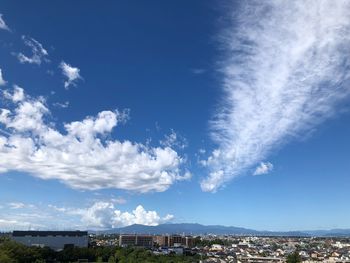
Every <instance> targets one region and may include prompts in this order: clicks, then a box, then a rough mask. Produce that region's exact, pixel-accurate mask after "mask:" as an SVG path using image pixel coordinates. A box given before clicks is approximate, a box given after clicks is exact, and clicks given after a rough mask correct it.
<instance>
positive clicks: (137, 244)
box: [0, 230, 350, 263]
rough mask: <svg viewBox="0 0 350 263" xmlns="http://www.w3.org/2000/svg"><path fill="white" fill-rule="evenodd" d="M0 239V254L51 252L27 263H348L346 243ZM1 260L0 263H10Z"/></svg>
mask: <svg viewBox="0 0 350 263" xmlns="http://www.w3.org/2000/svg"><path fill="white" fill-rule="evenodd" d="M1 236H2V244H0V253H1V252H3V250H4V247H6V246H9V245H10V243H9V244H7V245H6V242H15V243H14V244H16V243H18V244H22V245H24V246H27V247H35V248H38V249H40V248H41V249H45V248H46V249H48V248H49V249H51V250H52V252H51V253H47V251H46V254H42V255H40V254H36V255H33V258H32V260H33V262H34V260H37V261H35V262H41V261H39V260H42V261H43V262H57V261H56V260H62V262H70V261H77V262H95V261H96V262H104V260H106V262H107V261H108V262H116V261H117V262H129V261H130V260H129V261H127V257H126V258H125V257H123V256H121V254H120V253H119V254H118V252H120V251H122V250H126V251H128V252H127V253H129V254H130V253H133V252H134V251H143V253H146V254H142V255H143V256H139V257H138V258H137V257H135V262H137V261H138V262H158V261H154V260H155V259H154V257H155V258H157V257H158V260H160V257H162V258H161V259H162V260H160V261H159V262H202V263H205V262H207V263H209V262H213V263H214V262H218V263H224V262H232V263H233V262H234V263H238V262H242V263H243V262H256V263H260V262H305V263H307V262H328V263H331V262H350V237H306V236H304V237H302V236H289V237H288V236H247V235H214V234H203V235H196V236H192V235H185V234H183V235H179V234H167V235H164V234H163V235H149V234H148V235H146V234H106V233H88V231H23V230H22V231H13V232H12V233H3V234H2V235H1ZM6 240H7V241H6ZM73 248H76V249H78V250H77V251H76V252H75V254H74V253H71V252H70V251H71V250H72V249H73ZM99 248H102V249H107V250H104V252H103V253H102V252H100V254H97V255H95V254H93V253H92V252H93V251H95V250H96V249H99ZM20 249H21V248H20V247H19V248H17V251H21V250H20ZM79 249H81V250H79ZM84 249H85V250H84ZM89 250H90V252H89ZM54 251H56V254H55V252H54ZM12 253H13V252H12ZM21 253H23V255H21ZM21 253H19V254H18V255H13V257H14V258H18V259H19V261H18V262H26V261H25V260H24V261H23V258H25V256H28V255H25V252H21ZM69 253H71V254H69ZM139 253H140V252H139ZM147 253H148V254H147ZM65 254H67V255H69V257H71V258H70V259H68V260H67V259H66V260H64V256H62V255H65ZM1 255H2V254H0V260H2V261H1V262H10V260H8V261H6V258H5V257H4V255H2V256H1ZM152 255H153V261H152ZM21 257H22V258H21ZM35 257H37V258H35ZM40 257H41V258H40ZM62 258H63V259H62ZM176 259H177V260H178V261H176ZM123 260H126V261H123ZM59 262H60V261H59Z"/></svg>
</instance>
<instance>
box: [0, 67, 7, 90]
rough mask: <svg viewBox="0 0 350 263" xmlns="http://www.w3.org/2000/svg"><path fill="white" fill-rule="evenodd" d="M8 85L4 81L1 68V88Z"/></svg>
mask: <svg viewBox="0 0 350 263" xmlns="http://www.w3.org/2000/svg"><path fill="white" fill-rule="evenodd" d="M6 83H7V81H6V80H4V77H3V75H2V70H1V68H0V86H5V85H6Z"/></svg>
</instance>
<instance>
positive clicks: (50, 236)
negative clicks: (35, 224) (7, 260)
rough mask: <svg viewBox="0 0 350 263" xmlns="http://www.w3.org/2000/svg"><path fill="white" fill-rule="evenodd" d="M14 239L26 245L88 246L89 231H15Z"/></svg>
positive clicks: (60, 247)
mask: <svg viewBox="0 0 350 263" xmlns="http://www.w3.org/2000/svg"><path fill="white" fill-rule="evenodd" d="M12 239H13V240H14V241H16V242H19V243H22V244H24V245H26V246H39V247H50V248H52V249H54V250H61V249H63V248H64V247H65V246H75V247H87V246H88V244H89V237H88V232H87V231H13V233H12Z"/></svg>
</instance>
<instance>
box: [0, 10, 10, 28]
mask: <svg viewBox="0 0 350 263" xmlns="http://www.w3.org/2000/svg"><path fill="white" fill-rule="evenodd" d="M0 29H2V30H7V31H10V28H9V27H8V26H7V25H6V23H5V20H4V19H3V18H2V14H0Z"/></svg>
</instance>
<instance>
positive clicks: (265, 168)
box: [253, 162, 273, 175]
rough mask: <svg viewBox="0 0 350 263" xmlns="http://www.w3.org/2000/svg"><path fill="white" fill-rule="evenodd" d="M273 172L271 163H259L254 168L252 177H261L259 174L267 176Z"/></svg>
mask: <svg viewBox="0 0 350 263" xmlns="http://www.w3.org/2000/svg"><path fill="white" fill-rule="evenodd" d="M272 170H273V165H272V163H269V162H267V163H264V162H261V163H260V164H259V166H258V167H256V169H255V171H254V173H253V175H261V174H268V173H269V172H271V171H272Z"/></svg>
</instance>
